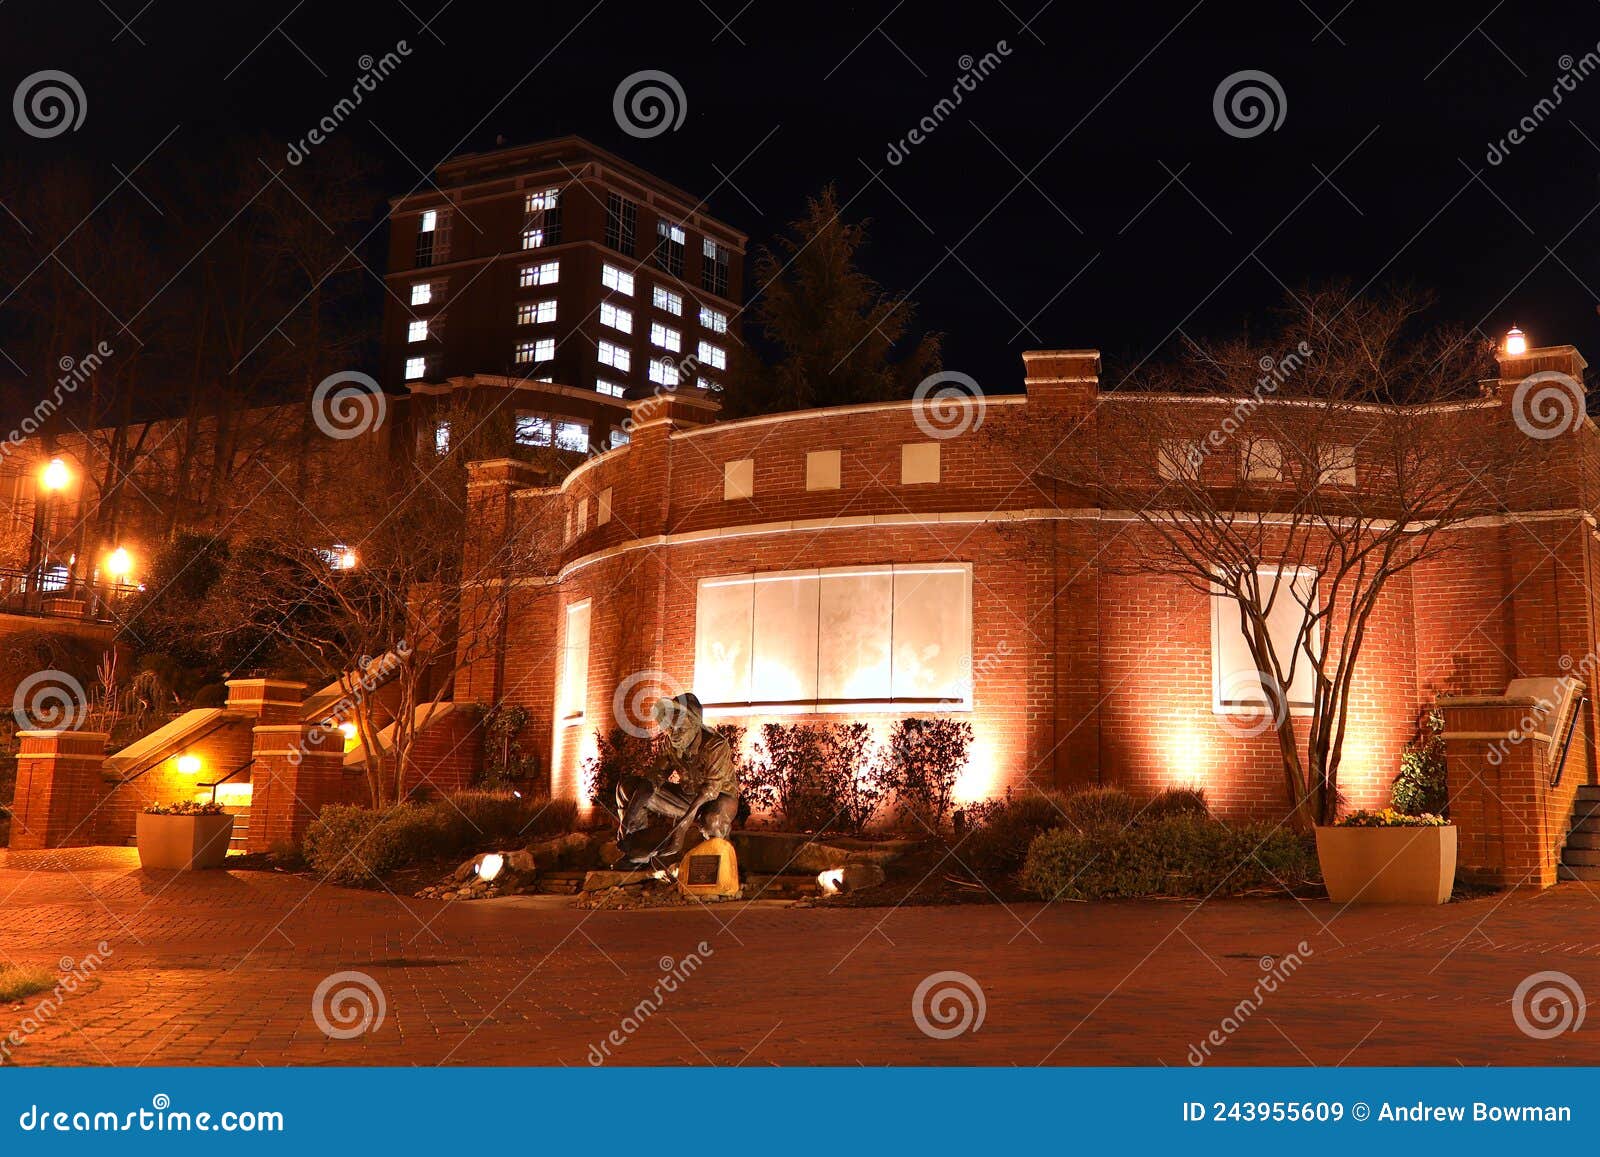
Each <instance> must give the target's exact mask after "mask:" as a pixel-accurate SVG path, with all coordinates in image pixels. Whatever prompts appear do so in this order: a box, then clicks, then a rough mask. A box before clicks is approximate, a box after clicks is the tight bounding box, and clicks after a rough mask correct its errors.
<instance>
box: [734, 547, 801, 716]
mask: <svg viewBox="0 0 1600 1157" xmlns="http://www.w3.org/2000/svg"><path fill="white" fill-rule="evenodd" d="M754 585H755V631H754V633H753V639H754V643H753V645H752V657H751V665H750V699H751V701H752V702H755V703H795V702H802V703H803V702H809V701H811V700H814V699H815V698H816V697H817V575H816V572H815V571H812V572H809V573H799V574H792V575H784V576H783V577H781V578H767V577H762V576H760V575H758V576H756V580H755V584H754Z"/></svg>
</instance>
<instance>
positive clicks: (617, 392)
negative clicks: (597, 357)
mask: <svg viewBox="0 0 1600 1157" xmlns="http://www.w3.org/2000/svg"><path fill="white" fill-rule="evenodd" d="M594 388H595V389H597V390H599V391H600V392H601V393H602V394H604V395H605V396H606V397H608V398H620V397H622V395H623V394H626V393H627V392H628V387H627V386H621V385H618V384H617V383H616V382H608V381H606V380H605V379H604V378H596V379H595V383H594Z"/></svg>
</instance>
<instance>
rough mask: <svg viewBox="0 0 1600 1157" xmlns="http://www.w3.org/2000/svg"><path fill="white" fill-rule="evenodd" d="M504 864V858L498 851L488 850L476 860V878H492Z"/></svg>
mask: <svg viewBox="0 0 1600 1157" xmlns="http://www.w3.org/2000/svg"><path fill="white" fill-rule="evenodd" d="M505 866H506V858H505V857H504V856H502V855H501V854H500V853H499V852H488V853H486V854H485V855H484V857H483V858H482V859H481V860H479V861H478V879H480V880H493V879H494V878H495V877H496V876H498V875H499V874H500V869H501V868H503V867H505Z"/></svg>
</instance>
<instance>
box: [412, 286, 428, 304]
mask: <svg viewBox="0 0 1600 1157" xmlns="http://www.w3.org/2000/svg"><path fill="white" fill-rule="evenodd" d="M432 300H433V282H431V281H419V282H417V283H416V284H415V285H413V286H412V287H411V304H412V305H427V304H428V303H429V302H430V301H432Z"/></svg>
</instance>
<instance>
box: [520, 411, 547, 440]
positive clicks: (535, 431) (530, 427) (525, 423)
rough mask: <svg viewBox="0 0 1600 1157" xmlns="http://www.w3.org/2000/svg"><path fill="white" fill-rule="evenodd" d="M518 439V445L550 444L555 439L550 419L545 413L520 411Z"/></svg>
mask: <svg viewBox="0 0 1600 1157" xmlns="http://www.w3.org/2000/svg"><path fill="white" fill-rule="evenodd" d="M516 440H517V445H518V446H548V445H550V443H551V442H552V441H553V440H554V430H553V428H552V426H551V423H550V419H549V418H547V417H545V416H544V415H543V414H527V413H519V414H518V415H517V427H516Z"/></svg>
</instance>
